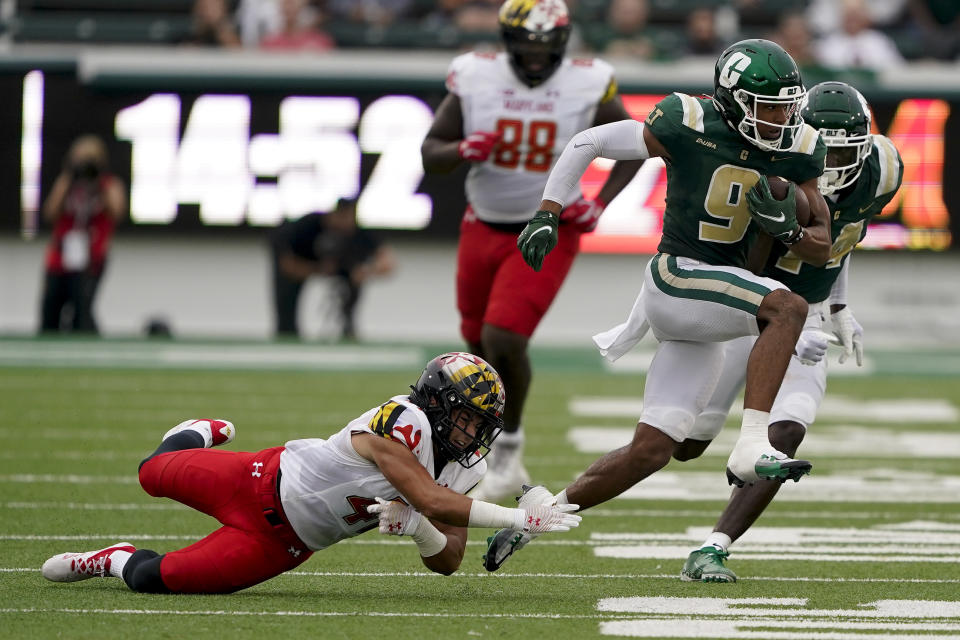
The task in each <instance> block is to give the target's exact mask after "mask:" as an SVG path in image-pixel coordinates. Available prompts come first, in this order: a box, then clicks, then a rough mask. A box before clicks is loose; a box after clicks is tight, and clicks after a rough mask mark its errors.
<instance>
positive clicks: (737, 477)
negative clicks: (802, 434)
mask: <svg viewBox="0 0 960 640" xmlns="http://www.w3.org/2000/svg"><path fill="white" fill-rule="evenodd" d="M812 468H813V464H811V463H810V462H808V461H807V460H794V459H793V458H789V457H787V455H786V454H784V453H780V452H779V451H777V450H776V449H773V448H772V447H770V445H769V443H767V442H764V441H762V440H756V441H747V442H744V441H742V440H738V441H737V444H736V445H735V446H734V448H733V451H732V452H731V453H730V458H729V459H728V460H727V483H728V484H732V485H736V486H738V487H742V486H744V485H748V484H753V483H754V482H756V481H757V480H761V479H762V480H777V481H779V482H786V481H787V480H793V481H794V482H799V481H800V478H801V477H803V476H804V475H806V474H808V473H810V470H811V469H812Z"/></svg>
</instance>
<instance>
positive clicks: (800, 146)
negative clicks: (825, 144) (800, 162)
mask: <svg viewBox="0 0 960 640" xmlns="http://www.w3.org/2000/svg"><path fill="white" fill-rule="evenodd" d="M819 139H820V132H819V131H817V130H816V129H814V128H813V127H811V126H810V125H808V124H807V123H806V122H804V123H803V125H802V126H801V127H800V131H798V132H797V138H796V140H794V143H793V148H792V149H790V151H792V152H793V153H805V154H807V155H808V156H812V155H813V153H814V151H816V149H817V141H818V140H819Z"/></svg>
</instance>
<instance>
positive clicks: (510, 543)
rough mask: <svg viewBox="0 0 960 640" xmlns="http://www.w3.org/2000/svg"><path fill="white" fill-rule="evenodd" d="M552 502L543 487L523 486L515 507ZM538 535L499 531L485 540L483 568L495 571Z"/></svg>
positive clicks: (505, 530)
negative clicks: (485, 548)
mask: <svg viewBox="0 0 960 640" xmlns="http://www.w3.org/2000/svg"><path fill="white" fill-rule="evenodd" d="M551 502H553V494H551V493H550V492H549V491H548V490H547V488H546V487H544V486H543V485H537V486H535V487H531V486H529V485H523V495H521V496H520V497H519V498H517V506H518V507H520V508H521V509H523V508H524V507H527V506H531V505H541V504H550V503H551ZM538 535H540V534H538V533H524V532H523V531H520V530H519V529H500V531H497V532H496V533H495V534H493V535H492V536H490V537H489V538H487V552H486V553H485V554H483V568H484V569H486V570H487V571H496V570H497V569H499V568H500V567H501V566H503V563H504V562H506V561H507V558H509V557H510V556H512V555H513V554H514V552H516V551H519V550H520V549H523V548H524V547H525V546H527V543H528V542H530V541H531V540H533V539H534V538H536V537H537V536H538Z"/></svg>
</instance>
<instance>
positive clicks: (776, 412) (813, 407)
mask: <svg viewBox="0 0 960 640" xmlns="http://www.w3.org/2000/svg"><path fill="white" fill-rule="evenodd" d="M819 405H820V403H819V402H818V401H816V400H815V399H813V398H811V397H810V395H809V394H807V393H788V394H787V395H785V396H783V397H778V398H777V402H776V404H774V406H773V409H772V410H771V411H770V422H771V423H773V422H783V421H788V422H798V423H800V424H801V425H803V427H804V428H805V429H806V428H807V427H809V426H810V425H811V424H813V421H814V419H815V418H816V417H817V409H818V408H819Z"/></svg>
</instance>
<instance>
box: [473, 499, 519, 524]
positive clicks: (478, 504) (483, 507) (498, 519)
mask: <svg viewBox="0 0 960 640" xmlns="http://www.w3.org/2000/svg"><path fill="white" fill-rule="evenodd" d="M525 515H526V512H525V511H524V510H523V509H511V508H509V507H501V506H500V505H498V504H492V503H490V502H483V501H482V500H474V501H473V503H472V504H471V505H470V518H469V520H468V521H467V526H468V527H483V528H487V529H502V528H504V527H508V528H511V529H522V528H523V520H524V516H525Z"/></svg>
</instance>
